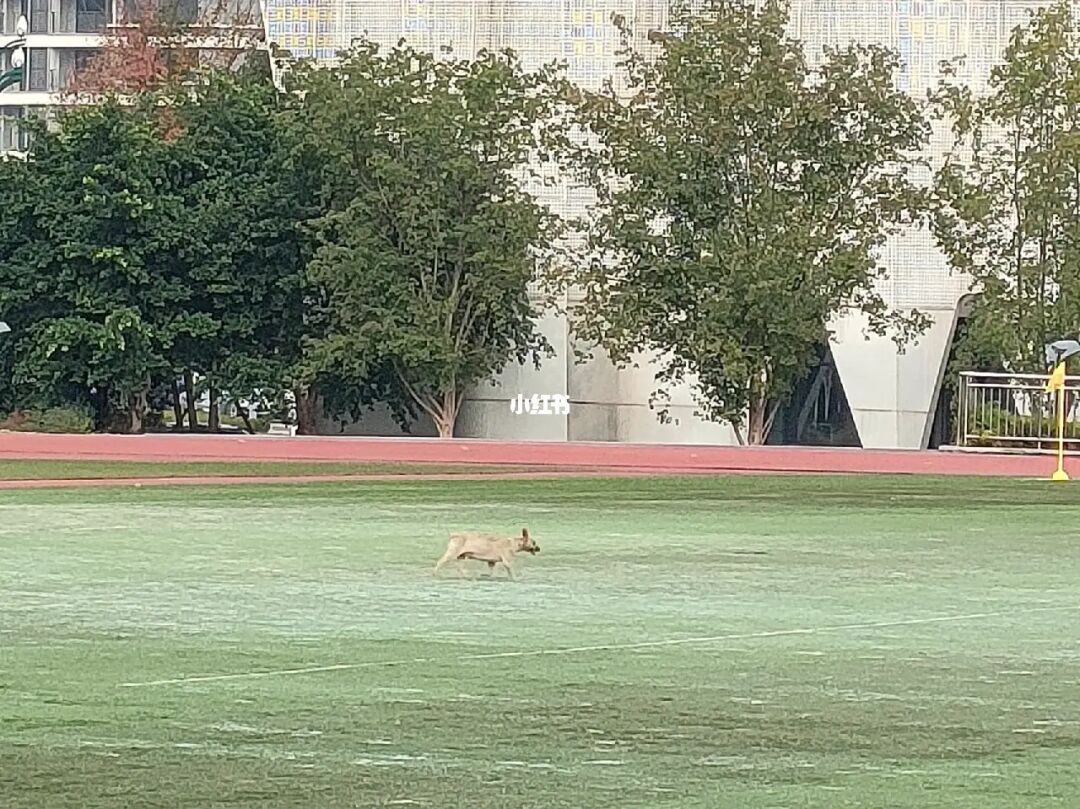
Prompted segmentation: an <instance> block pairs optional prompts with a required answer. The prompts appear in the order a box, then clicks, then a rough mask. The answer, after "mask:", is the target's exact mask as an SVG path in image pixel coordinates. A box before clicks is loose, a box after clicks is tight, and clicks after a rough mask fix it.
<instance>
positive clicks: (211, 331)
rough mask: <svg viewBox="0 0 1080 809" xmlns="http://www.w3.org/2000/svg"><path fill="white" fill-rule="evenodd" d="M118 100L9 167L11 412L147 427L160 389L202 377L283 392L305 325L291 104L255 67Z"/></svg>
mask: <svg viewBox="0 0 1080 809" xmlns="http://www.w3.org/2000/svg"><path fill="white" fill-rule="evenodd" d="M197 79H198V81H197V82H196V83H195V84H194V85H191V86H188V87H186V88H185V89H184V90H183V91H182V92H180V91H176V90H169V91H162V92H160V93H157V94H151V95H147V96H143V97H140V98H139V99H138V103H136V104H126V103H121V102H119V101H116V100H106V101H105V102H103V103H101V104H99V105H95V106H84V107H78V108H75V109H73V110H72V111H70V112H68V113H66V114H64V115H63V116H62V118H61V121H60V123H61V126H60V127H59V129H57V130H54V131H48V130H45V129H44V128H39V130H38V131H37V133H36V137H35V138H34V146H33V149H32V152H31V154H30V157H29V159H28V161H27V162H25V163H24V162H21V161H5V162H2V163H0V197H2V198H0V211H2V213H0V217H2V221H0V226H2V234H0V311H3V312H4V316H5V318H6V319H7V320H8V321H9V322H10V324H11V327H12V333H11V334H10V335H6V336H5V339H4V340H2V341H0V344H2V345H0V362H2V364H3V367H4V368H5V370H6V371H7V372H8V374H9V378H11V379H12V380H13V382H14V386H13V388H12V389H11V390H10V391H5V394H6V401H5V402H4V404H6V405H7V406H8V407H9V408H11V407H15V406H16V405H18V406H26V405H28V404H34V405H42V404H44V405H48V404H57V403H63V402H78V403H82V404H88V405H90V406H92V407H93V408H94V410H95V413H96V420H97V424H98V426H99V427H117V426H119V427H121V428H123V429H128V430H131V431H139V430H141V429H142V427H143V416H144V413H145V411H146V409H147V406H148V398H151V397H153V395H154V393H155V392H156V391H157V390H160V389H168V390H171V385H172V380H173V379H175V378H176V376H178V375H179V374H182V373H183V372H184V371H185V370H190V371H194V372H196V373H198V374H200V376H202V377H203V378H204V379H205V380H206V381H207V382H208V383H209V384H212V385H214V386H215V387H216V388H217V389H219V390H220V389H222V388H226V389H228V390H229V391H230V393H231V395H232V396H233V397H234V398H252V399H253V398H257V397H258V398H261V399H263V400H266V399H273V400H275V401H276V400H280V399H281V398H282V397H283V396H284V392H285V390H286V389H288V387H289V386H290V385H291V384H292V383H293V381H294V377H295V374H294V368H295V364H296V362H297V360H298V358H299V351H300V341H301V336H302V334H301V332H302V328H303V324H302V310H303V307H302V295H301V277H302V275H301V270H302V264H303V259H302V255H301V244H302V242H303V240H302V237H301V235H300V228H301V223H302V221H303V219H304V218H305V217H306V216H308V215H310V211H308V210H307V209H305V208H304V207H303V201H302V200H303V198H304V197H305V194H304V193H303V191H302V189H301V188H300V187H299V186H297V185H295V184H294V183H293V181H292V179H291V177H290V175H289V172H288V171H287V166H286V160H287V159H288V156H289V154H290V149H289V147H288V144H287V142H286V140H285V138H286V137H287V136H288V134H289V133H291V132H292V131H293V130H292V128H291V127H290V126H289V125H288V116H289V115H290V114H291V112H292V109H291V105H292V101H291V99H289V98H286V97H283V96H281V95H280V94H279V93H278V92H277V90H276V89H275V88H274V86H273V85H272V84H271V83H270V82H269V81H268V80H267V79H266V78H265V77H261V76H258V75H255V74H254V73H247V72H244V73H240V74H228V73H222V72H215V71H210V72H206V73H203V74H200V75H199V76H198V77H197Z"/></svg>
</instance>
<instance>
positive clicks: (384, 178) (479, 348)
mask: <svg viewBox="0 0 1080 809" xmlns="http://www.w3.org/2000/svg"><path fill="white" fill-rule="evenodd" d="M297 87H299V88H302V89H303V91H304V106H303V113H302V118H301V119H300V120H301V121H302V124H303V127H304V128H305V130H306V132H307V136H308V145H309V146H308V148H309V149H310V151H311V153H312V154H314V155H316V156H317V158H318V161H319V163H320V165H321V166H322V167H323V168H322V174H321V180H322V182H321V191H322V200H323V203H324V204H325V205H326V206H327V208H328V212H327V214H326V215H325V216H323V217H322V218H320V219H318V220H317V221H316V222H314V223H313V228H314V230H315V232H316V234H317V237H318V248H317V251H316V253H315V255H314V257H313V260H312V261H311V262H310V263H309V265H308V268H307V275H308V281H309V282H310V283H311V284H312V285H313V286H314V287H315V288H316V289H317V295H316V296H315V297H314V299H313V303H314V306H313V311H312V313H311V321H310V322H311V324H312V325H313V326H316V327H317V328H319V329H320V330H321V332H322V333H321V334H315V335H313V336H312V338H311V339H310V341H309V343H308V349H309V355H308V357H307V367H308V371H309V378H310V379H311V380H313V381H321V382H322V384H320V386H319V387H320V389H322V390H328V391H329V390H333V389H334V388H339V387H344V389H346V390H349V391H350V393H351V395H350V397H349V399H350V400H351V403H352V404H353V405H357V404H361V405H362V404H367V403H370V402H373V401H376V400H381V401H387V402H389V403H390V404H391V406H392V407H393V408H394V412H395V413H396V414H397V416H398V417H399V419H400V420H401V421H403V422H406V423H407V421H408V419H409V417H410V416H411V415H412V413H413V412H415V411H417V410H420V411H423V412H424V413H426V414H427V415H428V416H430V417H431V418H432V420H433V421H434V422H435V424H436V425H437V427H438V430H439V433H440V434H441V435H450V434H452V432H453V428H454V423H455V421H456V418H457V414H458V409H459V407H460V404H461V400H462V395H463V392H464V390H465V388H466V387H468V386H470V385H473V384H476V383H478V382H481V381H483V380H487V379H490V378H491V377H492V376H494V375H495V374H497V373H498V372H499V371H500V370H501V369H502V368H503V367H504V366H505V365H506V364H507V363H508V362H512V361H513V362H519V363H525V362H527V361H530V360H532V361H533V362H539V359H540V358H541V357H542V356H544V355H545V354H547V353H549V352H550V348H549V346H548V344H547V341H546V340H545V339H544V337H543V335H542V334H541V333H540V332H539V330H538V329H537V326H536V316H537V311H538V308H537V306H536V305H534V303H533V301H532V300H530V295H529V283H530V281H532V280H533V279H534V278H535V277H536V276H537V275H538V274H539V273H542V272H543V271H544V269H545V268H546V267H547V266H548V265H549V264H550V262H551V260H552V258H553V256H554V254H555V249H554V244H555V241H556V238H557V237H558V235H559V233H560V223H559V221H558V220H557V219H556V218H555V217H554V216H553V215H552V214H551V213H550V212H549V211H548V210H547V209H546V208H545V207H544V206H543V205H541V204H540V203H539V202H538V201H537V200H536V199H535V198H534V197H533V196H532V195H531V194H530V193H528V192H527V191H526V190H525V189H524V183H523V182H522V180H523V179H525V178H527V177H529V176H530V175H531V173H532V172H533V168H531V167H530V161H531V160H533V159H535V158H539V159H541V160H544V159H547V158H550V157H552V156H554V155H556V154H557V153H558V152H559V150H560V149H561V148H562V147H563V146H564V144H565V140H564V128H565V124H566V116H565V114H564V113H563V111H562V106H563V101H562V99H563V98H564V96H565V95H566V92H565V83H564V81H563V80H562V78H561V77H560V75H559V73H558V71H557V70H556V69H554V68H552V67H545V68H542V69H540V70H538V71H536V72H526V71H524V70H523V69H522V67H521V65H520V63H519V61H518V59H517V58H516V57H515V56H514V55H513V54H511V53H491V52H481V53H480V54H479V55H477V56H476V58H475V59H473V60H458V59H452V58H449V57H447V58H436V57H434V56H432V55H430V54H426V53H423V52H420V51H417V50H413V49H412V48H410V47H406V46H404V45H402V46H399V47H396V48H392V49H390V50H389V51H386V52H385V53H383V52H380V51H379V49H378V48H377V46H375V45H373V44H371V43H370V42H361V43H360V44H359V45H357V46H356V47H355V48H354V49H353V50H352V51H351V52H350V53H349V54H348V55H347V56H346V58H345V59H344V60H343V61H342V63H341V64H340V65H339V66H337V67H334V68H324V69H310V70H307V71H304V72H301V74H300V75H299V77H298V80H297ZM330 380H332V381H333V382H335V383H336V384H333V385H331V384H327V383H328V381H330ZM328 404H329V405H330V407H331V408H332V409H338V410H340V409H343V408H344V407H345V406H346V404H347V403H346V402H343V401H341V400H339V399H335V398H334V397H333V395H332V394H331V396H330V397H329V398H328Z"/></svg>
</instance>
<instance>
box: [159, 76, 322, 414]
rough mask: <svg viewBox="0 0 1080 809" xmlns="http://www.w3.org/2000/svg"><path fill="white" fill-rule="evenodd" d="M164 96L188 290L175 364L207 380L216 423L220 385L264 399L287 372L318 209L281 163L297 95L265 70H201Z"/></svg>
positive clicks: (271, 397)
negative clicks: (310, 224)
mask: <svg viewBox="0 0 1080 809" xmlns="http://www.w3.org/2000/svg"><path fill="white" fill-rule="evenodd" d="M166 99H167V101H168V102H169V106H170V107H171V109H172V110H173V120H174V121H175V128H176V130H177V135H176V139H175V142H174V144H173V152H174V155H175V162H174V164H173V172H174V174H175V185H176V188H177V192H178V193H179V194H180V195H181V198H182V199H183V222H182V225H181V227H182V229H183V231H184V232H185V233H186V234H187V239H186V240H185V243H184V245H183V248H182V250H181V253H180V259H181V260H182V261H183V263H184V265H185V268H186V273H187V282H188V286H189V288H190V292H191V294H190V298H189V299H188V300H187V301H186V302H185V305H184V306H183V307H182V308H181V309H179V310H178V311H177V312H176V314H175V318H174V320H173V328H174V333H175V335H174V340H173V351H172V358H173V362H174V368H175V371H176V373H178V374H179V373H183V372H198V373H199V374H200V376H201V377H202V378H203V379H204V380H206V383H207V384H208V385H209V388H210V401H211V410H210V420H211V423H210V425H209V426H210V428H211V429H216V427H217V423H216V422H217V416H218V406H219V401H220V398H221V396H222V395H223V393H227V394H228V395H229V396H230V397H231V398H232V399H234V400H247V401H259V402H261V403H263V404H264V406H266V405H270V404H271V403H276V402H280V401H281V400H282V399H283V398H284V394H285V392H286V391H288V390H290V389H291V386H292V384H293V382H294V381H295V377H296V367H297V362H298V360H299V358H300V340H301V336H302V333H303V329H304V325H303V294H302V283H301V282H302V278H303V263H304V254H303V244H304V237H303V234H302V232H301V229H302V223H303V221H304V219H305V218H307V217H309V216H311V215H312V214H313V212H314V211H315V210H316V209H313V208H311V207H310V203H309V202H308V200H307V198H308V197H311V196H312V194H310V193H309V192H308V191H307V190H306V189H305V188H304V187H303V186H301V185H299V184H298V183H296V182H294V177H295V174H294V171H293V169H292V166H291V165H290V163H289V161H290V159H291V154H292V151H293V144H292V143H291V142H290V141H289V138H290V137H291V135H292V134H293V133H294V132H295V128H294V127H293V126H292V124H291V121H290V116H292V115H293V114H294V113H295V105H294V103H293V99H292V98H291V97H289V96H285V95H282V94H281V93H279V92H278V91H277V89H276V88H275V87H274V85H273V84H272V82H271V81H270V79H269V76H268V75H266V74H265V73H264V72H262V71H259V70H254V69H250V70H249V69H245V70H242V71H240V72H238V73H233V72H226V71H220V70H213V71H208V72H204V73H201V74H198V80H197V81H195V82H192V83H189V84H188V85H187V86H185V87H183V88H181V89H180V90H179V91H178V92H172V93H169V94H167V95H166ZM190 375H191V374H190V373H189V374H188V376H189V377H190ZM194 426H195V425H194V424H192V423H190V422H189V427H190V428H194Z"/></svg>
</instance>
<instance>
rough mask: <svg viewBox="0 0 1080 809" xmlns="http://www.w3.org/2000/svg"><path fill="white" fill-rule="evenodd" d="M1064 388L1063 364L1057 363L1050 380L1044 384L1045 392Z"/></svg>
mask: <svg viewBox="0 0 1080 809" xmlns="http://www.w3.org/2000/svg"><path fill="white" fill-rule="evenodd" d="M1064 387H1065V363H1063V362H1059V363H1058V364H1057V367H1056V368H1055V369H1054V372H1053V373H1052V374H1050V379H1049V380H1047V382H1046V392H1047V393H1050V392H1051V391H1055V390H1061V389H1062V388H1064Z"/></svg>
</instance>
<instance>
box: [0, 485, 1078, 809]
mask: <svg viewBox="0 0 1080 809" xmlns="http://www.w3.org/2000/svg"><path fill="white" fill-rule="evenodd" d="M1078 523H1080V488H1077V487H1076V486H1073V485H1056V486H1052V485H1051V484H1049V483H1046V482H1042V481H1037V482H1018V481H972V480H958V479H950V480H941V479H915V478H904V479H900V478H825V477H818V478H797V477H786V478H769V477H747V478H716V479H704V478H694V479H668V480H647V479H631V480H617V481H601V480H553V481H451V482H439V481H427V482H423V481H419V482H415V481H409V482H394V483H366V484H353V483H338V484H312V485H305V486H295V485H275V486H262V487H238V486H232V487H222V488H221V489H213V488H209V487H207V488H203V487H186V488H183V489H180V488H176V489H170V488H158V489H150V488H145V489H139V490H133V489H131V488H123V489H76V490H63V491H18V492H15V491H7V492H0V762H2V763H0V805H2V806H4V807H5V808H6V809H16V808H18V809H23V808H25V807H35V809H37V808H40V809H60V808H61V807H80V809H100V807H185V809H186V808H187V807H211V806H212V807H298V808H299V807H304V809H322V808H323V807H391V806H395V807H397V806H408V807H447V809H449V808H450V807H453V808H454V809H458V808H459V807H460V808H461V809H466V808H467V809H516V808H517V807H535V809H550V808H551V807H571V808H576V807H589V808H591V807H612V809H615V808H616V807H618V808H619V809H624V808H625V807H658V808H661V809H663V808H665V807H696V808H698V809H726V808H727V807H730V808H731V809H757V808H758V807H762V808H763V807H827V808H830V809H831V807H859V808H860V809H871V808H872V809H881V808H882V807H896V808H899V807H911V808H912V809H914V808H915V807H919V809H922V807H938V806H941V807H944V806H948V807H953V808H963V807H971V808H972V809H991V808H996V807H1001V809H1006V808H1007V809H1041V808H1042V807H1076V806H1077V805H1080V584H1078V583H1080V542H1078V541H1077V539H1076V532H1075V526H1076V525H1077V524H1078ZM521 525H527V526H529V528H530V529H531V530H532V532H533V534H534V536H535V538H536V539H537V541H538V542H539V543H540V545H541V548H542V551H541V553H540V555H539V556H537V557H536V558H529V559H527V560H524V561H523V562H522V565H521V573H522V575H521V578H520V579H519V580H518V581H516V582H507V581H505V580H502V579H497V580H492V579H489V578H487V574H486V568H484V567H483V566H482V565H477V566H476V567H474V568H470V569H469V570H468V571H467V573H468V575H467V576H466V577H458V576H457V575H455V574H454V573H453V572H450V573H448V574H447V575H446V576H445V577H444V578H440V579H435V578H434V577H432V575H431V566H432V564H433V563H434V561H435V559H436V558H437V557H438V555H439V553H440V552H441V551H442V549H443V543H444V542H445V535H446V533H447V532H448V531H449V530H451V529H454V528H462V527H475V528H478V529H492V530H503V531H512V530H515V529H517V528H518V527H520V526H521Z"/></svg>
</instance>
